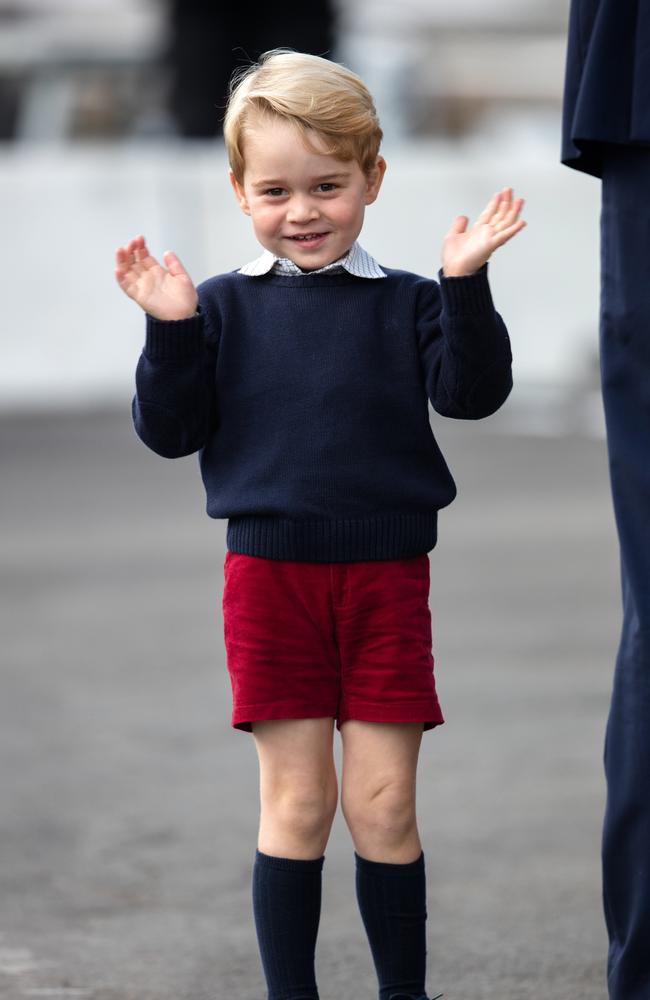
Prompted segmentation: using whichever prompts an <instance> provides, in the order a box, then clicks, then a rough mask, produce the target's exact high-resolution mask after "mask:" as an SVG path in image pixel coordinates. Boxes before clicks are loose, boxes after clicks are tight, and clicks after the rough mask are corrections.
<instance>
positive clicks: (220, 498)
mask: <svg viewBox="0 0 650 1000" xmlns="http://www.w3.org/2000/svg"><path fill="white" fill-rule="evenodd" d="M383 270H384V271H386V274H387V277H386V278H377V279H374V280H369V279H364V278H358V277H356V276H354V275H351V274H348V273H328V272H323V273H320V274H308V273H306V274H304V275H296V276H294V275H288V276H287V275H282V274H274V273H269V274H266V275H263V276H259V277H252V276H248V275H243V274H240V273H239V272H238V271H231V272H228V273H225V274H219V275H216V276H215V277H212V278H209V279H207V280H206V281H204V282H202V283H201V284H200V285H199V286H198V293H199V306H198V311H197V315H196V316H194V317H192V318H189V319H183V320H174V321H163V320H157V319H154V318H153V317H152V316H150V315H149V314H147V316H146V342H145V345H144V347H143V349H142V353H141V355H140V358H139V360H138V364H137V369H136V378H135V381H136V394H135V396H134V398H133V406H132V412H133V421H134V426H135V430H136V432H137V434H138V436H139V437H140V438H141V440H142V441H144V443H145V444H146V445H147V446H148V447H149V448H151V449H152V450H153V451H155V452H156V453H157V454H159V455H162V456H164V457H166V458H177V457H180V456H182V455H190V454H192V453H193V452H196V451H198V452H199V460H200V468H201V475H202V478H203V483H204V485H205V490H206V494H207V513H208V514H209V515H210V517H215V518H228V519H229V520H228V526H227V534H226V545H227V547H228V548H229V549H231V550H233V551H235V552H243V553H247V554H249V555H254V556H263V557H266V558H272V559H298V560H316V561H325V562H338V561H349V560H361V559H363V560H366V559H398V558H399V559H401V558H406V557H408V556H413V555H419V554H420V553H423V552H428V551H429V550H430V549H432V548H433V547H434V545H435V543H436V531H437V512H438V510H439V509H440V508H441V507H445V506H446V505H447V504H449V503H451V501H452V500H453V499H454V497H455V495H456V487H455V484H454V481H453V479H452V476H451V474H450V472H449V469H448V467H447V465H446V463H445V460H444V459H443V457H442V454H441V452H440V449H439V448H438V445H437V444H436V441H435V438H434V436H433V432H432V430H431V424H430V420H429V411H428V401H429V400H430V401H431V405H432V406H433V408H434V409H435V410H436V411H437V412H438V413H441V414H443V415H444V416H448V417H459V418H461V419H476V418H479V417H485V416H487V415H488V414H490V413H493V412H494V411H495V410H496V409H498V407H499V406H501V404H502V403H503V402H504V400H505V399H506V397H507V396H508V393H509V392H510V389H511V387H512V375H511V361H512V356H511V352H510V342H509V338H508V333H507V331H506V328H505V325H504V323H503V321H502V319H501V317H500V316H499V315H498V313H496V312H495V310H494V306H493V303H492V296H491V293H490V288H489V284H488V278H487V265H484V266H483V267H482V268H481V270H480V271H478V272H477V273H476V274H474V275H469V276H467V277H462V278H445V277H444V276H442V274H440V275H439V279H440V281H439V283H438V282H436V281H434V280H433V279H431V278H426V277H422V276H421V275H417V274H413V273H411V272H408V271H402V270H396V269H391V268H383Z"/></svg>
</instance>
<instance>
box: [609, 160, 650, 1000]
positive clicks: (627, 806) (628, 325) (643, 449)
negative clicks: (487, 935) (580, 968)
mask: <svg viewBox="0 0 650 1000" xmlns="http://www.w3.org/2000/svg"><path fill="white" fill-rule="evenodd" d="M601 267H602V271H601V274H602V285H601V328H600V333H601V343H600V349H601V372H602V386H603V402H604V408H605V418H606V425H607V442H608V450H609V462H610V475H611V486H612V497H613V502H614V512H615V516H616V525H617V529H618V536H619V542H620V553H621V579H622V594H623V627H622V632H621V639H620V645H619V650H618V655H617V660H616V666H615V670H614V682H613V690H612V698H611V704H610V710H609V717H608V720H607V729H606V734H605V753H604V764H605V775H606V779H607V806H606V810H605V819H604V824H603V855H602V859H603V903H604V910H605V920H606V923H607V930H608V933H609V941H610V945H609V955H608V966H607V972H608V983H609V995H610V997H611V1000H648V998H649V997H650V149H643V148H640V147H639V148H636V149H634V148H629V147H624V146H621V147H610V148H609V150H608V152H607V153H606V156H605V167H604V171H603V182H602V214H601Z"/></svg>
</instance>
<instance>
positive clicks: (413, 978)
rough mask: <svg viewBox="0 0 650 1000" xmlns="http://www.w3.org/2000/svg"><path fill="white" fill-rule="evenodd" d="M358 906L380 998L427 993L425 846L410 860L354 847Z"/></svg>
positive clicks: (384, 999) (416, 995) (386, 998)
mask: <svg viewBox="0 0 650 1000" xmlns="http://www.w3.org/2000/svg"><path fill="white" fill-rule="evenodd" d="M354 856H355V861H356V873H355V874H356V890H357V900H358V903H359V910H360V911H361V917H362V920H363V923H364V926H365V929H366V934H367V935H368V943H369V945H370V950H371V952H372V958H373V961H374V963H375V969H376V971H377V979H378V981H379V1000H389V998H390V997H391V995H392V994H393V993H405V994H407V995H409V996H413V997H422V996H424V995H425V989H424V981H425V977H426V955H427V946H426V926H425V924H426V919H427V906H426V873H425V868H424V852H422V853H421V854H420V857H419V858H417V859H416V860H415V861H411V862H409V863H407V864H391V863H389V862H384V861H369V860H368V859H367V858H362V857H361V856H360V855H359V854H357V852H356V851H355V852H354Z"/></svg>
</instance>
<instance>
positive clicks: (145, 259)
mask: <svg viewBox="0 0 650 1000" xmlns="http://www.w3.org/2000/svg"><path fill="white" fill-rule="evenodd" d="M159 266H160V265H159V264H158V261H157V260H156V259H155V257H152V256H151V254H150V253H149V249H148V247H147V244H146V240H145V238H144V236H143V235H142V234H140V235H139V236H134V237H133V239H131V240H129V242H128V243H126V244H125V245H124V246H121V247H118V248H117V249H116V251H115V277H116V278H117V281H118V282H119V283H120V284H121V285H122V287H125V285H126V284H127V283H128V280H129V279H131V280H132V279H135V278H137V277H138V276H140V275H141V274H142V273H143V271H146V270H148V269H149V268H152V267H159Z"/></svg>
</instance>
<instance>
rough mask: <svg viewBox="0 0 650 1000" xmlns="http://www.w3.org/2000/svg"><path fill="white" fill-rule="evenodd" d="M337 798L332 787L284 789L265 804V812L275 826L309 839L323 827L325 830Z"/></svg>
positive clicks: (329, 822)
mask: <svg viewBox="0 0 650 1000" xmlns="http://www.w3.org/2000/svg"><path fill="white" fill-rule="evenodd" d="M337 798H338V791H337V789H336V788H334V789H331V788H327V789H321V788H319V789H313V790H310V791H300V790H299V789H286V790H285V791H284V792H283V793H282V794H281V795H278V796H277V797H274V798H273V799H272V800H271V801H270V802H269V803H267V813H268V812H270V813H272V815H273V821H274V824H275V825H276V826H282V827H285V828H286V829H290V830H292V831H294V833H295V834H296V835H297V836H300V837H303V838H305V839H309V838H311V837H316V836H318V834H319V833H320V832H321V831H322V830H323V829H324V828H328V829H329V827H330V826H331V824H332V821H333V819H334V814H335V813H336V805H337Z"/></svg>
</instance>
